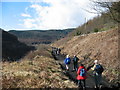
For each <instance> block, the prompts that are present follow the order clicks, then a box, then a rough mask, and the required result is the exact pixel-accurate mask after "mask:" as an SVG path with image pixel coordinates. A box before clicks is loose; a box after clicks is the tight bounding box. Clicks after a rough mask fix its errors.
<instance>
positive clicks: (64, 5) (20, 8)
mask: <svg viewBox="0 0 120 90" xmlns="http://www.w3.org/2000/svg"><path fill="white" fill-rule="evenodd" d="M90 5H91V2H90V1H89V0H34V1H32V0H29V1H28V0H11V2H9V0H6V1H2V2H0V8H1V10H0V12H1V14H0V19H1V22H0V28H2V29H4V30H6V31H8V30H49V29H66V28H76V27H78V26H80V25H82V24H83V23H85V22H86V21H87V20H89V19H92V18H93V17H95V16H97V14H94V13H89V12H87V11H86V10H89V11H92V10H91V7H90Z"/></svg>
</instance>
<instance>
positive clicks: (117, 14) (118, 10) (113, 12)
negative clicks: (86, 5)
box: [92, 0, 120, 23]
mask: <svg viewBox="0 0 120 90" xmlns="http://www.w3.org/2000/svg"><path fill="white" fill-rule="evenodd" d="M109 1H110V0H109ZM92 2H93V5H92V9H93V10H95V11H97V13H109V15H110V16H111V18H112V19H113V20H115V21H116V22H118V23H120V1H118V2H108V0H106V1H105V0H104V2H103V1H102V2H101V1H100V0H97V1H96V0H95V1H93V0H92Z"/></svg>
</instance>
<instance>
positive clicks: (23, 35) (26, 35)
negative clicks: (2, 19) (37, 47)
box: [9, 28, 74, 44]
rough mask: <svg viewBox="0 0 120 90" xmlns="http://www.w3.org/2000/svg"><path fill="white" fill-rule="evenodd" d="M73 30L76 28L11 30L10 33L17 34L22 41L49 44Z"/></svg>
mask: <svg viewBox="0 0 120 90" xmlns="http://www.w3.org/2000/svg"><path fill="white" fill-rule="evenodd" d="M73 30H74V28H72V29H64V30H28V31H15V30H10V31H9V33H11V34H14V35H16V36H17V37H18V39H19V40H20V41H21V42H24V43H26V44H49V43H51V42H54V41H56V40H58V39H60V38H63V37H65V36H66V35H67V34H68V33H70V32H71V31H73Z"/></svg>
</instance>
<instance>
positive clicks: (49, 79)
mask: <svg viewBox="0 0 120 90" xmlns="http://www.w3.org/2000/svg"><path fill="white" fill-rule="evenodd" d="M50 50H51V48H50V47H49V46H45V45H41V46H38V47H37V50H36V51H33V52H30V53H29V54H28V55H27V56H26V57H25V58H23V59H22V60H21V61H18V62H12V63H9V62H4V63H3V64H2V66H3V70H2V71H1V72H2V75H3V77H2V87H3V88H75V87H76V85H75V83H73V82H72V81H70V80H69V79H68V77H66V76H65V75H64V74H63V73H62V70H61V69H60V66H59V65H58V63H57V61H55V60H54V59H53V58H52V55H51V52H50Z"/></svg>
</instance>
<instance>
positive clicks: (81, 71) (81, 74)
mask: <svg viewBox="0 0 120 90" xmlns="http://www.w3.org/2000/svg"><path fill="white" fill-rule="evenodd" d="M86 72H87V70H86V68H85V67H84V65H83V64H81V66H80V67H79V68H78V71H77V80H78V86H79V87H81V88H83V89H84V88H85V87H86V82H85V80H86Z"/></svg>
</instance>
